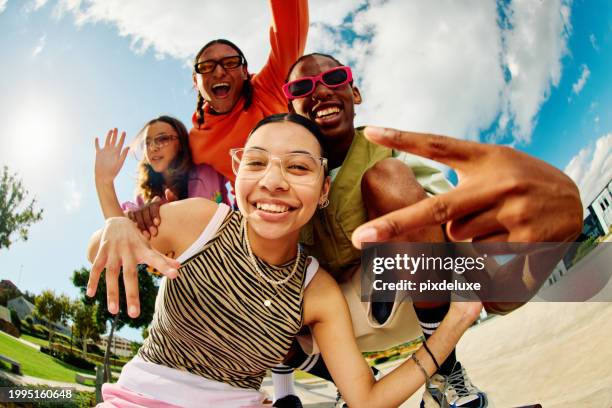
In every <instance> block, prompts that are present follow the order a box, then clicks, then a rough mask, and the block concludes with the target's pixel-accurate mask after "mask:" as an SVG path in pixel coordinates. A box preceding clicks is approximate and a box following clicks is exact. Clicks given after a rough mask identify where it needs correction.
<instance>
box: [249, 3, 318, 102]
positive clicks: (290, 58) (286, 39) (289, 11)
mask: <svg viewBox="0 0 612 408" xmlns="http://www.w3.org/2000/svg"><path fill="white" fill-rule="evenodd" d="M270 8H271V10H272V26H271V27H270V46H271V48H272V49H271V52H270V56H269V57H268V61H267V62H266V64H265V65H264V67H263V68H262V69H261V71H259V73H258V74H257V75H255V78H254V79H253V82H254V85H256V86H258V88H259V89H260V90H261V91H263V92H265V93H267V94H268V95H270V96H271V97H273V98H274V99H275V101H276V102H277V103H281V104H283V105H286V103H287V101H286V99H285V96H284V94H283V92H282V89H281V88H282V85H283V83H284V82H285V77H286V76H287V72H288V71H289V68H290V67H291V65H293V63H294V62H295V61H296V60H297V59H298V58H299V57H301V56H302V55H303V54H304V48H305V47H306V37H307V36H308V25H309V18H308V0H270Z"/></svg>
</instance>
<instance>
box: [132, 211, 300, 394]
mask: <svg viewBox="0 0 612 408" xmlns="http://www.w3.org/2000/svg"><path fill="white" fill-rule="evenodd" d="M241 221H242V215H241V214H240V212H238V211H236V212H230V213H229V214H228V215H227V216H226V217H225V219H224V221H223V223H222V224H221V226H220V228H219V230H218V231H217V233H216V234H215V235H214V236H213V237H212V238H211V239H210V240H209V241H208V242H207V243H206V244H205V245H204V247H203V248H202V250H201V251H200V252H199V253H197V254H196V255H194V256H193V257H191V258H190V259H188V260H187V261H186V262H183V264H182V266H181V268H180V269H179V276H178V277H177V278H176V279H174V280H168V279H167V278H163V279H162V283H161V285H160V288H159V293H158V295H157V300H156V304H155V315H154V316H153V321H152V323H151V327H150V329H149V337H147V338H146V339H145V341H144V344H143V346H142V347H141V348H140V350H139V352H138V355H139V356H140V357H141V358H142V359H144V360H145V361H149V362H152V363H156V364H162V365H165V366H168V367H171V368H175V369H179V370H186V371H188V372H191V373H193V374H197V375H201V376H202V377H205V378H208V379H211V380H215V381H220V382H224V383H227V384H230V385H232V386H235V387H239V388H253V389H259V388H260V385H261V381H262V379H263V377H264V375H265V372H266V370H267V369H269V368H270V367H274V366H275V365H277V364H278V363H280V362H282V361H283V359H284V357H285V356H286V354H287V352H288V351H289V348H290V346H291V343H292V341H293V338H294V337H295V335H296V334H297V332H298V331H299V330H300V328H301V326H302V286H303V282H304V276H305V270H306V255H304V253H303V252H302V254H301V256H300V259H299V261H298V262H299V264H298V272H297V273H296V274H295V275H294V276H293V277H292V279H291V280H290V281H289V282H287V283H286V284H284V285H280V286H277V287H274V286H272V285H271V284H268V283H266V282H265V281H264V280H263V279H262V278H261V277H259V275H258V274H257V271H256V270H255V268H254V267H253V265H252V263H251V261H250V259H249V256H248V252H247V247H246V243H245V241H244V232H243V230H242V226H241ZM257 261H258V264H259V268H260V270H261V271H262V272H263V273H264V274H266V275H267V276H268V277H270V278H272V279H274V280H280V279H282V278H284V277H286V276H287V275H288V274H289V273H291V270H292V268H293V265H294V262H295V259H293V260H291V261H289V262H287V263H286V264H284V265H281V266H274V265H270V264H267V263H266V262H265V261H263V260H261V259H257ZM266 299H272V305H271V306H269V307H266V306H264V301H265V300H266Z"/></svg>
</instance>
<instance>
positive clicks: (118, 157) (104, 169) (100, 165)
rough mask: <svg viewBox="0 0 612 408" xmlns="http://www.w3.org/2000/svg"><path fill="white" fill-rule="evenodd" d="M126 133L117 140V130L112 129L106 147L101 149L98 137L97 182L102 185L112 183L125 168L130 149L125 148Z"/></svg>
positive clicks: (107, 135)
mask: <svg viewBox="0 0 612 408" xmlns="http://www.w3.org/2000/svg"><path fill="white" fill-rule="evenodd" d="M124 142H125V132H121V136H120V137H119V139H118V140H117V128H114V129H111V130H109V131H108V133H107V134H106V139H105V141H104V146H103V147H100V141H99V140H98V138H97V137H96V165H95V174H96V180H97V181H98V182H102V183H112V182H113V180H115V177H117V174H119V170H121V167H123V163H124V162H125V158H126V157H127V154H128V151H129V149H130V148H129V147H126V148H123V143H124Z"/></svg>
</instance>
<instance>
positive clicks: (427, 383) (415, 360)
mask: <svg viewBox="0 0 612 408" xmlns="http://www.w3.org/2000/svg"><path fill="white" fill-rule="evenodd" d="M410 358H411V359H412V360H414V362H415V364H416V365H417V367H419V368H420V369H421V372H422V373H423V375H424V376H425V386H427V388H429V376H428V375H427V370H425V368H424V367H423V365H422V364H421V362H420V361H419V359H418V358H417V356H416V352H415V353H412V355H411V356H410Z"/></svg>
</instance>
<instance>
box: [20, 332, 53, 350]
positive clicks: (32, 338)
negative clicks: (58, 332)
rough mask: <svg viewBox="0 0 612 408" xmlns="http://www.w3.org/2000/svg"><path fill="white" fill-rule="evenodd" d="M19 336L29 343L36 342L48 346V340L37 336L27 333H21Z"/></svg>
mask: <svg viewBox="0 0 612 408" xmlns="http://www.w3.org/2000/svg"><path fill="white" fill-rule="evenodd" d="M21 338H22V339H24V340H27V341H29V342H30V343H34V344H38V345H39V346H44V347H49V341H48V340H43V339H39V338H38V337H34V336H30V335H29V334H25V333H21Z"/></svg>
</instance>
